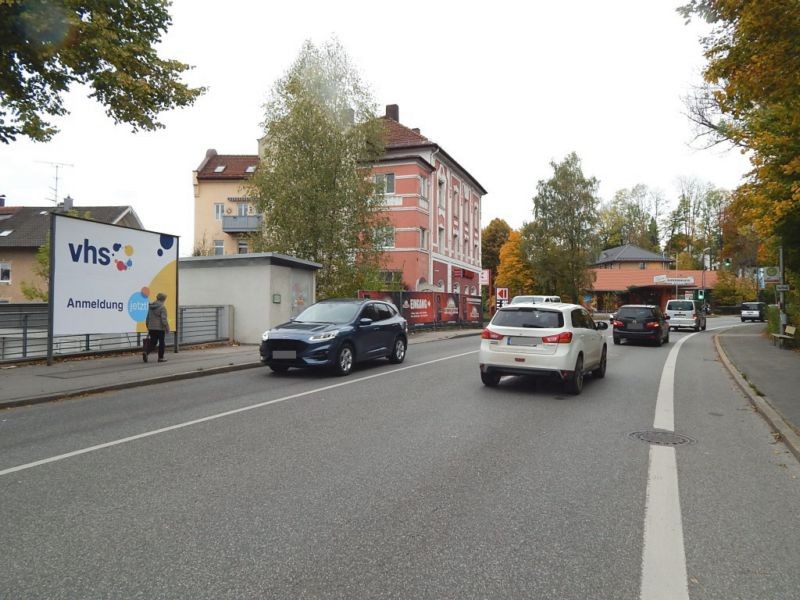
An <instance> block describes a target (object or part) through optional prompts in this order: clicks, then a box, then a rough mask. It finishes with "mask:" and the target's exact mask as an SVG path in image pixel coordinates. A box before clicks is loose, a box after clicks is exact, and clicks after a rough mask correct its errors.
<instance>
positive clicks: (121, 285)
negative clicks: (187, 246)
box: [50, 214, 178, 335]
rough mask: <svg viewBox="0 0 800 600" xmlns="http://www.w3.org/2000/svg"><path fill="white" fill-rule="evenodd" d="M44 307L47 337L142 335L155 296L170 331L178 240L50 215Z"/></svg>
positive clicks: (173, 328)
mask: <svg viewBox="0 0 800 600" xmlns="http://www.w3.org/2000/svg"><path fill="white" fill-rule="evenodd" d="M52 218H53V222H52V227H51V254H50V256H51V262H50V303H51V310H52V313H53V320H52V325H53V332H52V333H53V335H72V334H84V333H128V332H146V331H147V328H146V324H145V320H146V319H147V309H148V304H149V302H151V301H154V300H155V299H156V294H158V293H160V292H163V293H164V294H166V295H167V300H166V302H165V303H164V304H165V306H166V307H167V314H168V316H169V326H170V329H171V330H172V331H175V319H176V312H177V310H176V309H177V306H178V238H177V237H175V236H172V235H168V234H163V233H156V232H152V231H142V230H139V229H130V228H127V227H120V226H118V225H108V224H106V223H98V222H96V221H88V220H86V219H79V218H77V217H71V216H67V215H61V214H53V216H52Z"/></svg>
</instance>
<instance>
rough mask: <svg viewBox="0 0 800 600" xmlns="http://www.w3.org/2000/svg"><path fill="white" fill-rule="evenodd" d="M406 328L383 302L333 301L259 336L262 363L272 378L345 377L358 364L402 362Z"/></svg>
mask: <svg viewBox="0 0 800 600" xmlns="http://www.w3.org/2000/svg"><path fill="white" fill-rule="evenodd" d="M407 331H408V326H407V324H406V320H405V319H404V318H403V317H402V316H401V315H400V313H399V312H398V311H397V308H396V307H395V306H394V305H393V304H390V303H388V302H383V301H381V300H358V299H331V300H323V301H321V302H317V303H316V304H312V305H311V306H309V307H308V308H307V309H305V310H304V311H303V312H301V313H300V314H299V315H297V317H295V318H294V319H292V320H291V321H289V322H287V323H282V324H281V325H278V326H276V327H273V328H272V329H270V330H268V331H265V332H264V334H263V335H262V336H261V349H260V351H261V362H262V363H263V364H265V365H268V366H269V368H270V369H272V370H273V371H276V372H283V371H286V370H288V369H289V368H290V367H300V368H303V367H327V368H329V369H331V370H332V371H333V372H334V373H336V374H337V375H347V374H348V373H350V371H351V370H352V368H353V365H354V364H355V363H357V362H362V361H365V360H370V359H373V358H382V357H385V358H388V359H389V361H390V362H393V363H401V362H403V359H405V357H406V348H407V346H408V337H407Z"/></svg>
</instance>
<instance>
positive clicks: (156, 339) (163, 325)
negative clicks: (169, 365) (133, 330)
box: [142, 292, 169, 362]
mask: <svg viewBox="0 0 800 600" xmlns="http://www.w3.org/2000/svg"><path fill="white" fill-rule="evenodd" d="M166 299H167V295H166V294H164V293H163V292H159V293H158V295H157V296H156V301H155V302H151V303H150V307H149V309H148V311H147V335H148V337H149V340H148V341H147V343H146V345H145V349H144V352H143V353H142V360H143V361H144V362H147V355H148V354H150V352H152V351H153V348H154V346H155V345H156V343H158V362H166V360H167V359H166V358H164V348H165V346H166V342H165V340H164V337H165V336H166V334H168V333H169V320H168V319H167V307H166V306H164V300H166Z"/></svg>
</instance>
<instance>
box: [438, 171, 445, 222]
mask: <svg viewBox="0 0 800 600" xmlns="http://www.w3.org/2000/svg"><path fill="white" fill-rule="evenodd" d="M436 202H437V203H438V204H439V213H441V214H442V215H444V213H445V203H446V202H447V195H446V193H445V181H444V179H440V180H439V193H438V195H437V196H436Z"/></svg>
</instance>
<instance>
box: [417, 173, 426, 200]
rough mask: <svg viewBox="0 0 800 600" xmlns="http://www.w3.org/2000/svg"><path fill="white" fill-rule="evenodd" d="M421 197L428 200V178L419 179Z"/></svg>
mask: <svg viewBox="0 0 800 600" xmlns="http://www.w3.org/2000/svg"><path fill="white" fill-rule="evenodd" d="M419 195H420V196H421V197H422V198H425V199H427V198H428V178H427V177H420V178H419Z"/></svg>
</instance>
